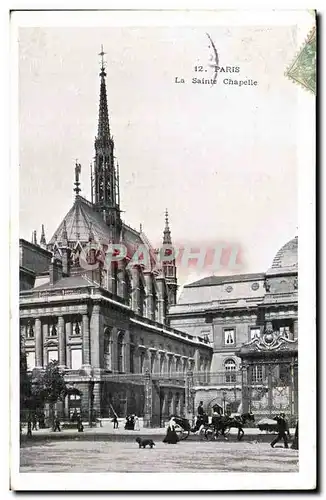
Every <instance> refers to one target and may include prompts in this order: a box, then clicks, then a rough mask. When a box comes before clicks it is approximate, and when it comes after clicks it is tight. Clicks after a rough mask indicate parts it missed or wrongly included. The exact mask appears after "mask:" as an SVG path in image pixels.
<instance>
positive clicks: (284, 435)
mask: <svg viewBox="0 0 326 500" xmlns="http://www.w3.org/2000/svg"><path fill="white" fill-rule="evenodd" d="M273 420H276V422H277V432H278V434H277V436H276V438H275V439H273V441H272V442H271V447H272V448H274V446H275V445H276V443H278V442H279V441H281V440H282V439H283V441H284V448H288V447H289V445H288V436H290V432H289V427H288V423H287V421H286V420H285V414H284V413H281V414H280V415H279V416H277V417H275V418H273Z"/></svg>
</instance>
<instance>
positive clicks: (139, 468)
mask: <svg viewBox="0 0 326 500" xmlns="http://www.w3.org/2000/svg"><path fill="white" fill-rule="evenodd" d="M298 464H299V459H298V451H295V450H292V449H287V450H286V449H284V448H282V447H275V448H274V449H272V448H271V447H270V445H269V443H256V442H243V443H238V442H207V441H196V442H195V441H189V442H187V441H183V442H179V443H178V444H177V445H169V444H164V443H162V440H161V439H157V440H156V446H155V448H153V449H149V448H146V449H139V448H138V445H137V443H136V442H133V441H129V442H123V441H74V440H70V441H65V440H60V441H47V442H41V443H33V444H31V445H26V446H24V447H23V448H22V449H21V461H20V470H21V472H73V473H81V472H298V470H299V465H298Z"/></svg>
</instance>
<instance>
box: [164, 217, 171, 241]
mask: <svg viewBox="0 0 326 500" xmlns="http://www.w3.org/2000/svg"><path fill="white" fill-rule="evenodd" d="M163 244H164V245H172V240H171V231H170V226H169V213H168V209H166V210H165V228H164V232H163Z"/></svg>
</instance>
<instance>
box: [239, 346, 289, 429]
mask: <svg viewBox="0 0 326 500" xmlns="http://www.w3.org/2000/svg"><path fill="white" fill-rule="evenodd" d="M281 340H282V342H280V339H279V338H275V341H274V342H269V343H267V344H266V342H264V339H257V340H256V341H254V342H250V343H249V344H246V345H244V346H242V347H241V349H240V352H239V355H240V357H241V359H242V404H243V411H244V412H248V411H251V412H252V413H254V414H255V416H256V421H258V420H259V419H261V418H263V417H267V418H271V417H273V416H275V415H276V414H278V413H285V415H286V417H287V419H288V420H289V422H290V424H291V425H293V424H295V422H296V420H297V418H298V360H297V342H296V341H289V340H288V339H283V338H282V339H281ZM277 342H278V343H277Z"/></svg>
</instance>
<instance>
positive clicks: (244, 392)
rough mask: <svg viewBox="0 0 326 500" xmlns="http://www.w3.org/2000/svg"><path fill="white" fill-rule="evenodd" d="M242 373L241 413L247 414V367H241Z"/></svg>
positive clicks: (248, 385) (248, 395)
mask: <svg viewBox="0 0 326 500" xmlns="http://www.w3.org/2000/svg"><path fill="white" fill-rule="evenodd" d="M241 372H242V413H249V412H250V411H251V408H250V391H251V387H250V383H249V379H250V376H249V366H248V365H247V364H245V365H242V366H241Z"/></svg>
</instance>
